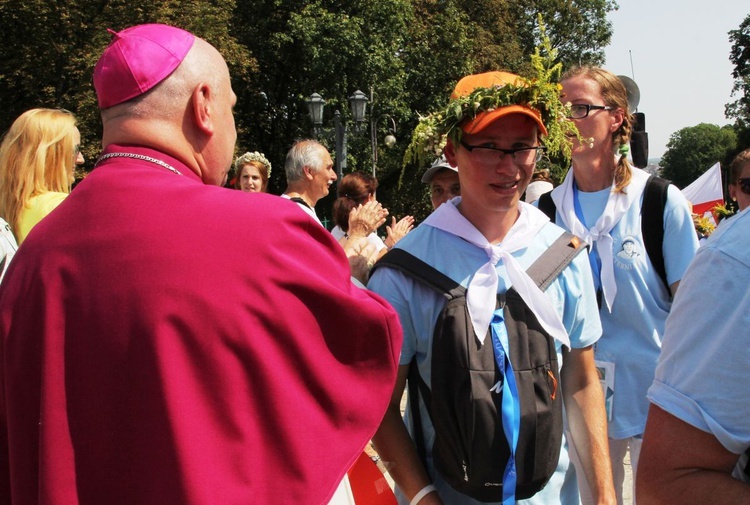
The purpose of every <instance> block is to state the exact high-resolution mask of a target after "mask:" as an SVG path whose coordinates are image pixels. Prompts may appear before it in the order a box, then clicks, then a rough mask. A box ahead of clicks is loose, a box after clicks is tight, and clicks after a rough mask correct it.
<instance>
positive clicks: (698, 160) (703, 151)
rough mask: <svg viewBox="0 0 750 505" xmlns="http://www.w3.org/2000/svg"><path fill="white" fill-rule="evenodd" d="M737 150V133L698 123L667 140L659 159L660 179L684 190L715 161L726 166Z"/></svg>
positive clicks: (729, 128)
mask: <svg viewBox="0 0 750 505" xmlns="http://www.w3.org/2000/svg"><path fill="white" fill-rule="evenodd" d="M736 147H737V133H736V132H735V131H734V129H733V128H732V127H731V126H724V127H719V126H717V125H713V124H707V123H701V124H699V125H696V126H690V127H687V128H683V129H681V130H679V131H677V132H675V133H673V134H672V135H671V136H670V137H669V142H668V143H667V151H666V152H665V153H664V156H663V157H662V159H661V162H660V164H661V167H662V175H663V176H664V177H666V178H667V179H669V180H671V181H672V182H673V183H674V184H676V185H677V187H679V188H684V187H685V186H687V185H688V184H690V183H691V182H693V181H694V180H695V179H697V178H698V177H700V176H701V175H702V174H703V172H705V171H706V170H708V169H709V168H711V166H713V164H714V163H716V162H717V161H719V162H721V164H722V166H727V165H728V163H729V162H730V161H731V157H732V154H733V153H734V151H735V149H736Z"/></svg>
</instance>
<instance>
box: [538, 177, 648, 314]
mask: <svg viewBox="0 0 750 505" xmlns="http://www.w3.org/2000/svg"><path fill="white" fill-rule="evenodd" d="M631 172H632V174H633V177H632V178H631V180H630V184H628V186H627V187H626V188H625V191H626V193H624V192H615V191H614V183H613V187H612V189H611V190H610V193H609V198H608V199H607V205H606V207H605V208H604V213H603V214H602V215H601V216H599V219H598V220H597V221H596V223H595V224H594V226H592V227H591V229H586V227H585V226H584V225H583V223H581V221H580V220H579V219H578V216H576V209H575V202H574V197H573V169H572V168H571V169H570V170H568V174H567V175H566V176H565V180H564V181H563V183H562V184H561V185H560V187H558V188H556V189H555V190H554V191H553V192H552V201H554V202H555V205H556V206H557V212H558V213H559V214H560V216H562V219H563V223H564V224H565V226H566V227H567V228H568V230H570V232H571V233H573V234H574V235H578V236H579V237H581V238H582V239H583V240H585V241H586V243H587V244H588V245H589V246H592V247H596V250H597V252H598V253H599V257H600V259H601V260H602V271H601V276H600V277H601V283H602V292H603V294H604V300H605V302H606V304H607V309H608V310H609V311H610V312H612V305H613V304H614V302H615V296H616V295H617V284H615V270H614V266H613V265H614V257H613V254H612V236H611V235H610V234H609V232H610V231H612V228H614V226H615V225H616V224H617V223H618V222H619V221H620V219H622V216H624V215H625V213H626V212H627V211H628V209H629V208H630V206H631V205H633V202H638V201H640V198H641V194H642V193H643V189H644V188H645V187H646V181H647V180H648V174H647V173H646V172H644V171H642V170H633V169H631Z"/></svg>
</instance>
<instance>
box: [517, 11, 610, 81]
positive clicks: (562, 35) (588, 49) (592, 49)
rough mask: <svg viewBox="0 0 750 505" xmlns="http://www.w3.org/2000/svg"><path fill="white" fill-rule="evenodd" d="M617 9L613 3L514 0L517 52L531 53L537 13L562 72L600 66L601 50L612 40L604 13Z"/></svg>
mask: <svg viewBox="0 0 750 505" xmlns="http://www.w3.org/2000/svg"><path fill="white" fill-rule="evenodd" d="M618 8H619V6H618V5H617V2H616V1H614V0H518V1H517V2H515V6H514V14H513V18H514V19H515V20H516V32H517V33H518V35H519V39H520V45H521V47H520V49H521V53H522V54H524V55H528V54H531V53H532V52H533V51H534V47H536V46H537V45H538V44H539V27H538V25H537V16H538V15H539V14H541V15H542V17H543V18H544V22H545V24H546V25H547V33H548V35H549V37H550V40H551V41H552V47H553V48H555V49H556V50H557V52H558V59H559V61H560V62H561V63H562V64H563V66H564V67H565V68H566V69H567V68H570V67H573V66H578V65H585V64H589V65H596V66H600V65H603V64H604V48H605V47H607V46H608V45H609V43H610V41H611V40H612V23H611V22H610V21H608V20H607V13H609V12H611V11H615V10H617V9H618ZM522 63H526V61H524V62H522Z"/></svg>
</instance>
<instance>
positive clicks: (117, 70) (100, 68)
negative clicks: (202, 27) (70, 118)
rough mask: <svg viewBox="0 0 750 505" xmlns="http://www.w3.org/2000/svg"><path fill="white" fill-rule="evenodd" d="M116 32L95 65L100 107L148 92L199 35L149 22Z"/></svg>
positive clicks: (105, 107)
mask: <svg viewBox="0 0 750 505" xmlns="http://www.w3.org/2000/svg"><path fill="white" fill-rule="evenodd" d="M107 31H109V32H110V33H111V34H112V35H113V39H112V41H111V42H110V44H109V46H108V47H107V49H105V50H104V53H103V54H102V56H101V57H100V58H99V61H98V62H97V63H96V67H95V68H94V88H95V89H96V95H97V98H98V100H99V108H100V109H102V110H103V109H108V108H109V107H112V106H113V105H117V104H120V103H122V102H126V101H128V100H130V99H132V98H135V97H137V96H140V95H142V94H143V93H145V92H147V91H148V90H150V89H151V88H153V87H154V86H156V85H157V84H159V83H160V82H161V81H163V80H164V79H165V78H166V77H167V76H169V75H170V74H171V73H172V72H174V70H175V69H176V68H177V67H178V66H179V65H180V63H182V60H184V59H185V56H186V55H187V53H188V51H190V49H191V48H192V47H193V43H194V42H195V35H193V34H192V33H190V32H187V31H185V30H182V29H180V28H175V27H174V26H168V25H162V24H145V25H138V26H133V27H130V28H126V29H125V30H122V31H121V32H115V31H113V30H109V29H108V30H107Z"/></svg>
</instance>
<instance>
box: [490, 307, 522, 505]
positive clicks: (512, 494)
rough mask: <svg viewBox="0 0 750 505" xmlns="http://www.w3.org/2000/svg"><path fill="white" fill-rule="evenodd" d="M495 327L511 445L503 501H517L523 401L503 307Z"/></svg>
mask: <svg viewBox="0 0 750 505" xmlns="http://www.w3.org/2000/svg"><path fill="white" fill-rule="evenodd" d="M490 328H491V329H492V331H491V333H492V349H493V350H494V354H495V364H496V365H497V369H498V371H499V372H500V375H501V378H500V380H501V381H502V383H503V387H502V391H503V399H502V403H501V407H500V412H499V414H500V418H501V419H502V421H503V432H504V433H505V439H506V440H507V441H508V446H509V447H510V457H509V458H508V464H507V465H506V466H505V473H504V474H503V505H515V503H516V479H517V474H516V448H517V447H518V433H519V431H521V402H520V399H519V397H518V387H517V386H516V377H515V375H513V366H512V365H511V363H510V355H509V352H510V347H509V343H508V330H507V328H506V327H505V319H504V318H503V309H502V308H500V309H497V310H496V311H495V313H494V314H493V316H492V322H491V323H490Z"/></svg>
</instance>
